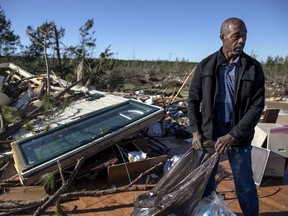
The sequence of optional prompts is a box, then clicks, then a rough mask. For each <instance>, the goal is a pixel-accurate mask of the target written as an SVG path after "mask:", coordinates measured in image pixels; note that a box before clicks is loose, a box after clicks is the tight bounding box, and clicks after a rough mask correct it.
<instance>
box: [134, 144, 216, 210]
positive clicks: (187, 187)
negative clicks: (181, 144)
mask: <svg viewBox="0 0 288 216" xmlns="http://www.w3.org/2000/svg"><path fill="white" fill-rule="evenodd" d="M218 159H219V154H218V153H214V154H213V155H212V156H211V154H207V153H206V154H204V153H202V152H201V151H199V150H195V149H193V148H190V149H189V150H188V151H187V152H186V153H185V154H184V155H183V157H182V158H181V159H180V160H178V162H177V163H176V164H175V165H174V166H173V167H172V169H171V170H170V171H169V172H167V173H166V174H165V175H164V176H163V177H162V178H161V179H160V180H159V182H158V183H157V184H156V185H155V186H154V188H153V189H152V190H151V191H149V192H147V193H144V194H141V195H139V196H138V197H137V199H136V201H135V205H134V215H135V216H148V215H149V216H151V215H155V216H156V215H157V216H159V215H165V216H167V215H179V216H180V215H181V216H184V215H192V213H193V211H194V209H195V207H196V206H197V204H198V203H199V201H200V200H201V198H202V195H203V192H204V190H205V187H206V185H207V182H208V180H209V177H210V175H211V171H212V169H213V167H214V166H215V164H216V163H217V161H218Z"/></svg>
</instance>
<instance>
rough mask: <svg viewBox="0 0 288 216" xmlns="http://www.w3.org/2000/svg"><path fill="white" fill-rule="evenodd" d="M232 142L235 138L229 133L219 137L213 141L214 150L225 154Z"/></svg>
mask: <svg viewBox="0 0 288 216" xmlns="http://www.w3.org/2000/svg"><path fill="white" fill-rule="evenodd" d="M233 142H235V138H234V137H232V136H231V135H230V134H226V135H224V136H222V137H219V138H218V139H217V141H216V143H215V151H216V152H218V153H219V154H226V152H227V151H228V149H229V147H230V146H231V144H232V143H233Z"/></svg>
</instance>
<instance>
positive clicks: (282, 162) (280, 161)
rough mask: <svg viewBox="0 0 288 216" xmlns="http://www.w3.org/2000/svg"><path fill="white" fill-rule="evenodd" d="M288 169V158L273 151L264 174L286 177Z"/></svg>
mask: <svg viewBox="0 0 288 216" xmlns="http://www.w3.org/2000/svg"><path fill="white" fill-rule="evenodd" d="M286 169H287V158H285V157H282V156H281V155H277V154H275V153H274V152H272V151H271V154H270V156H269V158H268V161H267V164H266V168H265V172H264V176H273V177H284V175H285V172H286Z"/></svg>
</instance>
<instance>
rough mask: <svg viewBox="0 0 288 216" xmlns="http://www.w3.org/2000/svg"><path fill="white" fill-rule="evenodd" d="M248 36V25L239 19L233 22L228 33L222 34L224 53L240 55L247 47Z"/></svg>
mask: <svg viewBox="0 0 288 216" xmlns="http://www.w3.org/2000/svg"><path fill="white" fill-rule="evenodd" d="M246 37H247V30H246V26H245V25H243V24H242V23H240V22H237V21H234V22H231V23H230V24H229V27H228V31H227V32H226V34H221V35H220V38H221V40H222V42H223V51H224V54H225V55H228V56H231V57H232V56H233V57H234V56H238V55H239V54H240V53H241V52H242V51H243V49H244V47H245V42H246ZM226 57H227V56H226Z"/></svg>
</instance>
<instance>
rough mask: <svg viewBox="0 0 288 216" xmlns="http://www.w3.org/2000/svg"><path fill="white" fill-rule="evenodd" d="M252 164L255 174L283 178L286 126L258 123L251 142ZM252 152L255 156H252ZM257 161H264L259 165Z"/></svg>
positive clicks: (286, 154)
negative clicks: (255, 152) (260, 171)
mask: <svg viewBox="0 0 288 216" xmlns="http://www.w3.org/2000/svg"><path fill="white" fill-rule="evenodd" d="M252 146H253V148H254V149H252V164H254V165H255V164H257V167H254V168H255V169H254V171H255V172H259V170H263V171H264V172H263V173H262V175H264V176H273V177H283V176H284V174H285V172H286V169H287V158H288V126H284V125H281V124H276V123H258V124H257V126H256V127H255V135H254V138H253V140H252ZM253 150H254V151H257V152H258V153H257V154H256V155H257V156H253ZM259 160H264V161H262V162H261V163H259ZM258 175H259V173H258Z"/></svg>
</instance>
